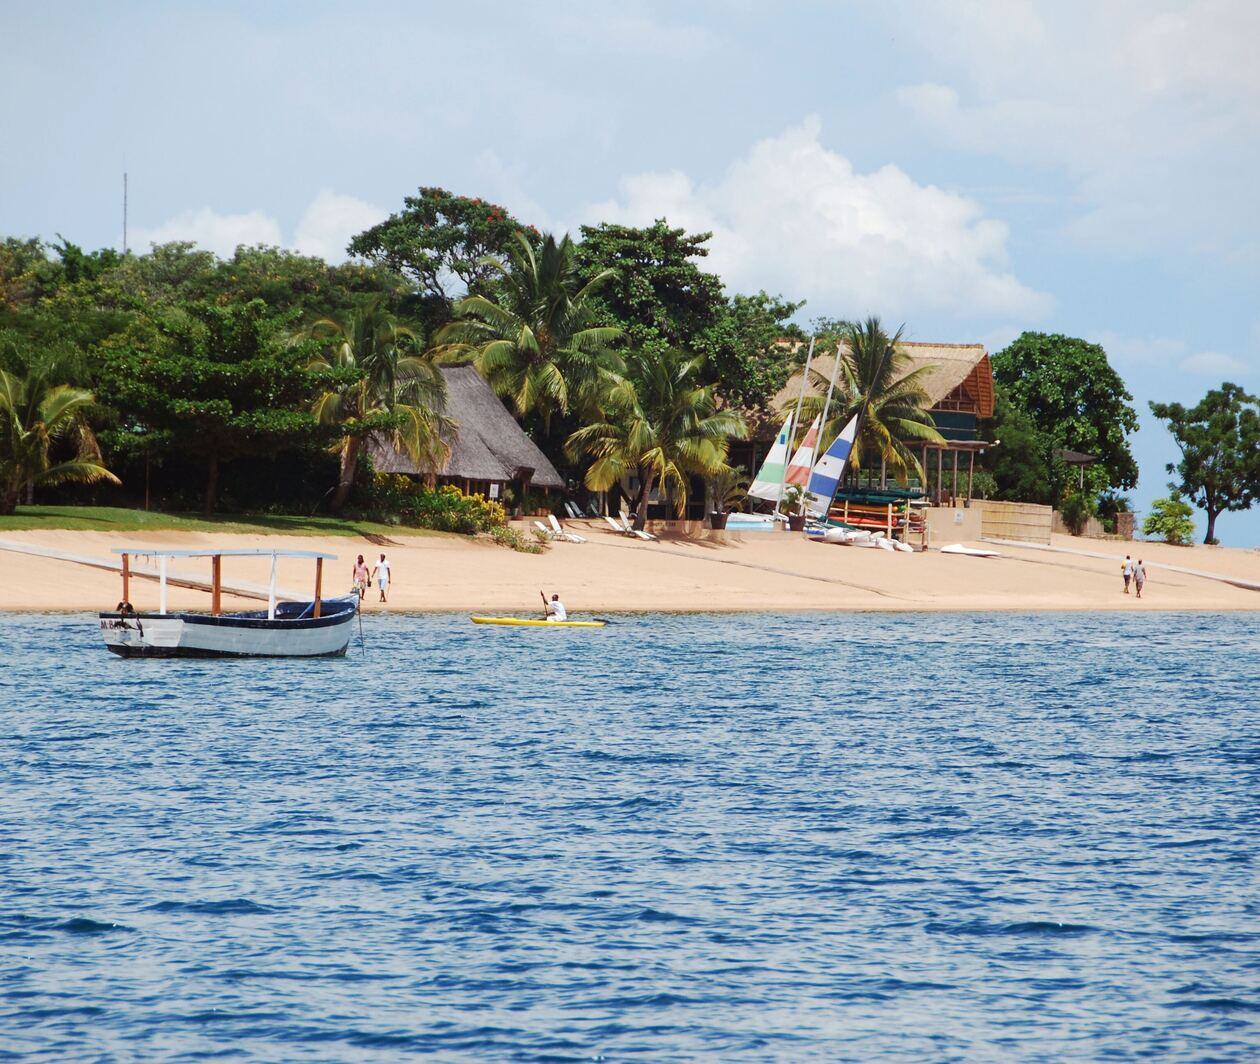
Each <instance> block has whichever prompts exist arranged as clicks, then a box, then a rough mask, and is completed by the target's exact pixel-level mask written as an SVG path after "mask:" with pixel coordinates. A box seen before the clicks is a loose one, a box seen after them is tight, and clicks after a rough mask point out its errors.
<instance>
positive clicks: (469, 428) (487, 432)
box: [368, 366, 565, 488]
mask: <svg viewBox="0 0 1260 1064" xmlns="http://www.w3.org/2000/svg"><path fill="white" fill-rule="evenodd" d="M442 376H443V377H445V378H446V413H447V416H448V417H450V418H451V420H453V421H454V422H455V426H456V432H455V435H454V437H453V438H451V439H450V440H448V442H449V443H450V445H451V457H450V460H449V461H448V462H447V463H446V466H445V467H444V468H443V469H442V471H441V474H440V475H441V476H444V477H458V478H461V479H462V478H467V479H468V480H494V481H509V480H515V479H517V478H518V477H519V476H520V475H521V471H522V470H524V469H532V470H533V471H534V472H533V476H532V478H531V483H532V484H533V485H534V486H536V487H539V488H563V487H564V486H565V485H564V479H563V478H562V477H561V476H560V474H559V473H558V472H556V467H555V466H553V465H552V464H551V463H550V462H549V461H548V460H547V456H546V455H545V454H543V453H542V451H540V450H539V449H538V447H537V446H536V445H535V443H534V441H533V440H531V439H530V438H529V437H528V436H527V435H525V432H524V431H523V430H522V429H521V427H520V425H518V424H517V423H516V418H514V417H513V416H512V415H511V414H510V413H508V410H507V408H506V407H505V406H504V405H503V403H502V402H501V401H500V400H499V397H498V396H496V395H495V394H494V392H493V391H491V390H490V385H488V384H487V383H486V382H485V379H484V378H483V377H482V376H481V374H480V373H478V372H477V371H476V370H475V369H473V367H472V366H443V367H442ZM368 451H369V453H370V454H371V456H372V462H373V464H374V465H375V466H376V468H377V469H378V470H379V471H380V472H382V473H406V474H409V475H411V476H419V475H420V472H421V471H420V470H419V469H417V468H416V466H415V464H414V463H413V462H412V461H411V459H410V458H408V457H407V455H405V454H399V453H398V452H397V451H396V450H394V448H393V447H391V446H390V445H389V444H388V443H386V442H384V441H381V440H376V439H373V440H372V441H371V443H370V444H369V448H368Z"/></svg>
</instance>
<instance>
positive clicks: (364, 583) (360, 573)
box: [354, 554, 372, 602]
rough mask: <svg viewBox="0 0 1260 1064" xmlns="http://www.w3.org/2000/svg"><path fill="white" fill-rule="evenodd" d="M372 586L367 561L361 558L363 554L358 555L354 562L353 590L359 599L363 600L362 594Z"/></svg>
mask: <svg viewBox="0 0 1260 1064" xmlns="http://www.w3.org/2000/svg"><path fill="white" fill-rule="evenodd" d="M371 586H372V578H371V577H370V576H369V575H368V567H367V562H365V561H364V560H363V555H362V554H360V555H359V560H358V561H357V562H355V563H354V591H355V593H356V594H357V595H358V596H359V601H360V602H362V601H363V595H364V593H365V592H366V591H367V589H368V588H369V587H371Z"/></svg>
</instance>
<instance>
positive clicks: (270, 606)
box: [267, 554, 278, 621]
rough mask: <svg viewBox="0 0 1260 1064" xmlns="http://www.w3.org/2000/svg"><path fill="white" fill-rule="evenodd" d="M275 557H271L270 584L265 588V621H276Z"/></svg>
mask: <svg viewBox="0 0 1260 1064" xmlns="http://www.w3.org/2000/svg"><path fill="white" fill-rule="evenodd" d="M277 561H278V558H277V557H276V555H274V554H273V555H272V556H271V584H270V586H269V587H268V588H267V620H269V621H274V620H275V619H276V562H277Z"/></svg>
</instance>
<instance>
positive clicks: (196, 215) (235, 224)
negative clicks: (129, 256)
mask: <svg viewBox="0 0 1260 1064" xmlns="http://www.w3.org/2000/svg"><path fill="white" fill-rule="evenodd" d="M134 240H135V246H136V247H141V248H143V247H146V246H147V245H149V244H168V243H170V242H171V241H173V240H191V241H192V242H193V243H194V244H196V245H197V246H198V247H202V248H205V249H206V250H207V251H213V252H214V253H215V254H216V255H219V256H221V257H230V256H231V255H232V253H233V252H235V251H236V247H237V245H238V244H279V243H280V242H281V236H280V224H279V223H278V222H277V221H276V220H275V219H274V218H272V217H271V216H270V215H268V214H265V213H263V212H262V211H248V212H246V213H245V214H220V213H218V211H214V210H211V209H210V208H209V207H202V208H201V209H200V210H194V211H185V212H184V213H183V214H179V215H176V216H175V217H174V218H172V219H170V220H169V221H167V222H164V223H163V224H162V225H159V226H157V227H155V228H153V229H138V230H136V234H135V238H134Z"/></svg>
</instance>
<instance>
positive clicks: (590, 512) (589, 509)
mask: <svg viewBox="0 0 1260 1064" xmlns="http://www.w3.org/2000/svg"><path fill="white" fill-rule="evenodd" d="M586 516H587V517H594V518H596V519H598V518H599V516H600V513H599V507H598V506H596V505H595V500H594V499H592V500H591V501H590V502H588V503H587V504H586Z"/></svg>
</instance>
